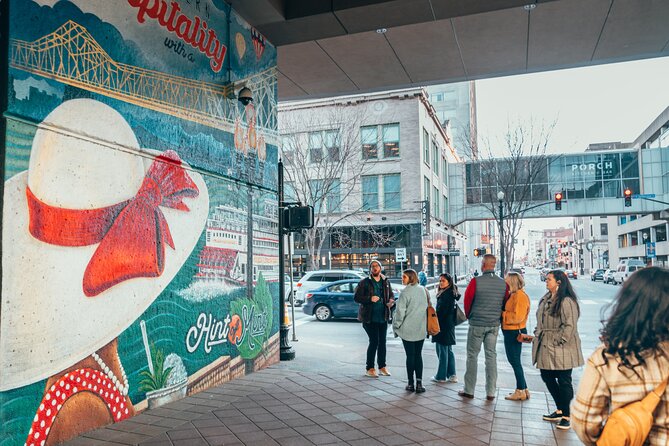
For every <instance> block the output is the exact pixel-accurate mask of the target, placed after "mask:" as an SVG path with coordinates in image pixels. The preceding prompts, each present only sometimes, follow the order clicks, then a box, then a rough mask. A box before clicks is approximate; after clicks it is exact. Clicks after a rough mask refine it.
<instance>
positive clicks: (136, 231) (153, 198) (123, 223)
mask: <svg viewBox="0 0 669 446" xmlns="http://www.w3.org/2000/svg"><path fill="white" fill-rule="evenodd" d="M199 194H200V192H199V190H198V188H197V186H196V185H195V183H194V182H193V180H192V179H191V178H190V176H189V175H188V174H187V173H186V171H185V170H184V169H183V167H182V166H181V159H180V158H179V155H177V153H176V152H174V151H172V150H168V151H166V152H164V153H163V154H162V155H160V156H158V157H156V160H155V161H154V162H153V163H152V164H151V167H149V170H148V172H147V173H146V175H145V177H144V181H143V182H142V186H141V187H140V188H139V191H138V192H137V195H135V196H134V197H133V198H131V199H130V200H126V201H124V202H121V203H118V204H115V205H112V206H108V207H104V208H98V209H83V210H80V209H63V208H57V207H53V206H49V205H48V204H46V203H44V202H42V201H41V200H40V199H38V198H37V197H35V195H34V194H33V193H32V191H31V190H30V188H29V187H27V188H26V196H27V199H28V212H29V215H30V223H29V230H30V233H31V234H32V235H33V237H35V238H36V239H38V240H41V241H43V242H45V243H49V244H52V245H58V246H87V245H92V244H94V243H100V245H99V246H98V247H97V249H96V250H95V253H93V257H91V260H90V261H89V262H88V266H87V267H86V271H85V272H84V278H83V290H84V294H85V295H86V296H88V297H92V296H97V295H98V294H100V293H101V292H103V291H105V290H107V289H109V288H111V287H113V286H114V285H116V284H118V283H120V282H123V281H125V280H128V279H133V278H136V277H158V276H160V275H161V274H162V273H163V271H164V269H165V244H168V245H169V246H170V247H171V248H172V249H174V241H173V240H172V235H171V234H170V228H169V227H168V225H167V220H166V219H165V216H164V215H163V212H162V211H161V210H160V208H159V206H164V207H169V208H172V209H177V210H180V211H186V212H188V211H189V209H188V206H186V204H185V203H184V202H183V201H182V200H183V199H184V198H195V197H197V196H198V195H199Z"/></svg>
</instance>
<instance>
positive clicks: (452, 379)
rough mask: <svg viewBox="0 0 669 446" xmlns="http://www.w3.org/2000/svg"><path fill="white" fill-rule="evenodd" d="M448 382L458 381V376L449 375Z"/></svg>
mask: <svg viewBox="0 0 669 446" xmlns="http://www.w3.org/2000/svg"><path fill="white" fill-rule="evenodd" d="M448 382H449V383H456V382H458V377H457V376H456V375H451V376H449V377H448Z"/></svg>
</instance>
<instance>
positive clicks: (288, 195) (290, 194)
mask: <svg viewBox="0 0 669 446" xmlns="http://www.w3.org/2000/svg"><path fill="white" fill-rule="evenodd" d="M283 196H284V197H285V200H286V201H299V200H298V198H297V191H295V185H294V184H293V183H292V182H289V181H286V182H284V183H283Z"/></svg>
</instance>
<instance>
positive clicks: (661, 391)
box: [653, 375, 669, 398]
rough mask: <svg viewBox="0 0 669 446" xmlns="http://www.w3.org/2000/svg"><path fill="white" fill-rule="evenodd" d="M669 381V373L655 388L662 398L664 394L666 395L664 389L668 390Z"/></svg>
mask: <svg viewBox="0 0 669 446" xmlns="http://www.w3.org/2000/svg"><path fill="white" fill-rule="evenodd" d="M668 382H669V375H667V377H666V378H665V379H664V381H662V382H661V383H660V384H659V385H658V386H657V387H656V388H655V390H653V392H655V394H656V395H657V396H659V397H660V398H662V395H664V391H665V390H667V383H668Z"/></svg>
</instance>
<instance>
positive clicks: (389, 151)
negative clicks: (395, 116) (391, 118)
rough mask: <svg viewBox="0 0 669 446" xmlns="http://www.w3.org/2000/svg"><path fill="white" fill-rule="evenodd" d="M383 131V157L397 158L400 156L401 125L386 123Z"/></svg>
mask: <svg viewBox="0 0 669 446" xmlns="http://www.w3.org/2000/svg"><path fill="white" fill-rule="evenodd" d="M382 133H383V157H384V158H397V157H398V156H400V125H399V124H386V125H384V126H383V129H382Z"/></svg>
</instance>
